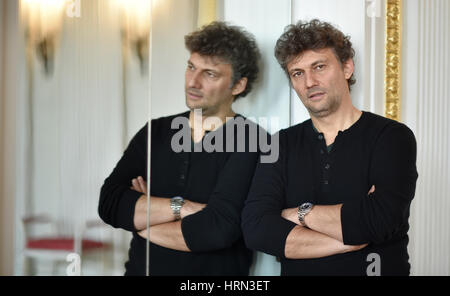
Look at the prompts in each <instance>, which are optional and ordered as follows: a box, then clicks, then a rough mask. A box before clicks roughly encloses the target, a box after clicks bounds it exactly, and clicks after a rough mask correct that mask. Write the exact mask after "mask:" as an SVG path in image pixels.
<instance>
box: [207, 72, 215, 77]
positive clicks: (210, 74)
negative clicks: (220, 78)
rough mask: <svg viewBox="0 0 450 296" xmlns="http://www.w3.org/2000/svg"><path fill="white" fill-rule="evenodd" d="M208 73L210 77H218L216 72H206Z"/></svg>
mask: <svg viewBox="0 0 450 296" xmlns="http://www.w3.org/2000/svg"><path fill="white" fill-rule="evenodd" d="M206 75H208V77H211V78H214V77H216V74H215V73H213V72H206Z"/></svg>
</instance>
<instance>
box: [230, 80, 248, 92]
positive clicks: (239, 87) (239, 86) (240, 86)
mask: <svg viewBox="0 0 450 296" xmlns="http://www.w3.org/2000/svg"><path fill="white" fill-rule="evenodd" d="M247 81H248V79H247V77H243V78H241V79H240V80H239V81H238V82H236V83H235V84H234V86H233V88H232V89H231V94H232V95H233V96H237V95H239V94H240V93H242V92H243V91H244V90H245V88H246V87H247Z"/></svg>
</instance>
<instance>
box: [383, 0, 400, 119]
mask: <svg viewBox="0 0 450 296" xmlns="http://www.w3.org/2000/svg"><path fill="white" fill-rule="evenodd" d="M401 37H402V0H386V52H385V53H386V57H385V61H386V64H385V72H384V83H385V84H384V87H385V100H386V109H385V116H386V117H388V118H391V119H394V120H397V121H398V120H400V111H401V109H400V107H401V83H402V80H401V61H402V38H401Z"/></svg>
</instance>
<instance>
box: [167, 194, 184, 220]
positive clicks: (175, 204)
mask: <svg viewBox="0 0 450 296" xmlns="http://www.w3.org/2000/svg"><path fill="white" fill-rule="evenodd" d="M183 205H184V198H182V197H181V196H175V197H172V198H171V199H170V208H171V209H172V212H173V215H174V216H175V219H176V220H180V219H181V215H180V210H181V207H182V206H183Z"/></svg>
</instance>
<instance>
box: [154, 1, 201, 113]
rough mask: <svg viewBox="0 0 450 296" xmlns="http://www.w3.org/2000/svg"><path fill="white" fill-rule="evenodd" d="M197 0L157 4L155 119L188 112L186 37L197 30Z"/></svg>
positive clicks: (187, 54)
mask: <svg viewBox="0 0 450 296" xmlns="http://www.w3.org/2000/svg"><path fill="white" fill-rule="evenodd" d="M196 3H197V1H196V0H183V1H179V0H164V1H157V4H158V5H155V8H154V20H153V24H154V26H153V28H154V29H153V48H152V49H153V64H152V68H153V69H152V70H153V71H152V82H151V83H152V84H151V87H150V89H151V103H152V106H151V109H152V110H151V117H152V118H156V117H160V116H166V115H172V114H176V113H180V112H184V111H187V110H188V109H187V107H186V103H185V102H186V99H185V95H184V73H185V70H186V65H187V60H188V58H189V52H188V51H187V50H186V49H185V46H184V36H185V35H186V34H188V33H190V32H192V31H193V30H194V29H196V25H197V20H196V17H195V16H196V14H197V5H196Z"/></svg>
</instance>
